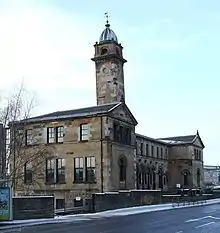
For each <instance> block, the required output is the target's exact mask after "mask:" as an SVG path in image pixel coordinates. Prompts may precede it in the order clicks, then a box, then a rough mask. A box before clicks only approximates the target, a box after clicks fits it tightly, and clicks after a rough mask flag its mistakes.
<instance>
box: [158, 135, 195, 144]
mask: <svg viewBox="0 0 220 233" xmlns="http://www.w3.org/2000/svg"><path fill="white" fill-rule="evenodd" d="M195 137H196V134H195V135H185V136H176V137H167V138H158V140H162V141H175V142H185V143H190V142H192V141H193V140H194V139H195Z"/></svg>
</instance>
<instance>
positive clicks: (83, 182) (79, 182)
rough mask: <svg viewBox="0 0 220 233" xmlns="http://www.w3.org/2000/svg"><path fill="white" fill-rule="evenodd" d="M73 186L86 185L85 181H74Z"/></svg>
mask: <svg viewBox="0 0 220 233" xmlns="http://www.w3.org/2000/svg"><path fill="white" fill-rule="evenodd" d="M73 184H85V181H73Z"/></svg>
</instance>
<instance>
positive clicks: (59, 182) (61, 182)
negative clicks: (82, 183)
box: [56, 181, 66, 184]
mask: <svg viewBox="0 0 220 233" xmlns="http://www.w3.org/2000/svg"><path fill="white" fill-rule="evenodd" d="M56 184H66V181H58V182H57V183H56Z"/></svg>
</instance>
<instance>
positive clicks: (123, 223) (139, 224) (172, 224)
mask: <svg viewBox="0 0 220 233" xmlns="http://www.w3.org/2000/svg"><path fill="white" fill-rule="evenodd" d="M16 231H17V232H19V231H20V232H22V233H30V232H31V233H60V232H65V233H72V232H74V233H148V232H149V233H151V232H153V233H192V232H193V233H219V232H220V204H213V205H204V206H197V207H191V208H182V209H172V210H164V211H158V212H150V213H142V214H136V215H129V216H120V217H111V218H101V219H98V220H91V221H83V222H71V223H57V224H46V225H39V226H30V227H24V228H23V229H22V231H21V229H17V230H16V229H12V230H11V231H10V230H9V229H8V230H4V231H0V232H3V233H4V232H16Z"/></svg>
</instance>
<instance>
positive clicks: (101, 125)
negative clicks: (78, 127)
mask: <svg viewBox="0 0 220 233" xmlns="http://www.w3.org/2000/svg"><path fill="white" fill-rule="evenodd" d="M100 128H101V135H100V142H101V147H100V149H101V151H100V155H101V192H102V193H103V117H102V116H101V122H100Z"/></svg>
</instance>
